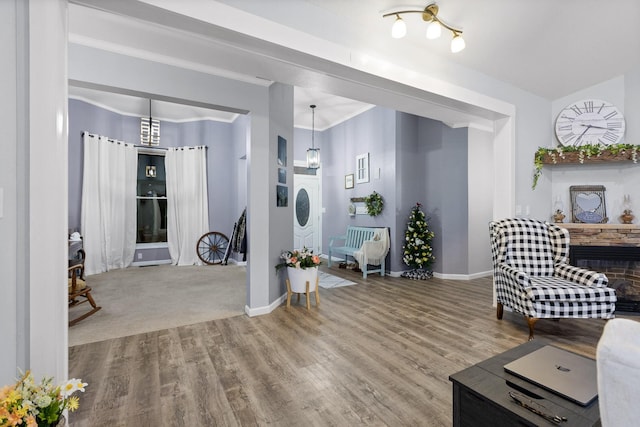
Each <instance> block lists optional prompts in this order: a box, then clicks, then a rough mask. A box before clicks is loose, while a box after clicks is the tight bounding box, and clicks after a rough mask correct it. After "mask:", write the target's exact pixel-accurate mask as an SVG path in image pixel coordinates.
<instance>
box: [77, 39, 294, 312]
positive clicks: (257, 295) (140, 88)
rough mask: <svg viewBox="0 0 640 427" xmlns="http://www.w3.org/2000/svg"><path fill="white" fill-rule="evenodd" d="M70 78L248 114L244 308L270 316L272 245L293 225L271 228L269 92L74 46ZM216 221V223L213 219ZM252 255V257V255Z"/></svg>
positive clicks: (281, 242)
mask: <svg viewBox="0 0 640 427" xmlns="http://www.w3.org/2000/svg"><path fill="white" fill-rule="evenodd" d="M113 70H117V71H118V72H114V71H113ZM69 78H70V79H71V81H72V82H73V83H74V84H75V83H76V82H78V83H80V84H82V85H85V86H89V87H101V88H113V89H117V90H118V91H120V92H122V93H129V94H132V95H137V96H145V97H153V98H154V99H161V100H168V101H171V100H172V99H177V100H184V101H185V102H194V103H204V104H208V105H217V106H225V108H227V109H230V110H232V111H243V112H248V114H250V120H249V121H248V123H249V127H248V131H247V132H248V137H247V139H246V144H247V151H246V154H247V171H248V172H247V175H246V178H247V186H246V188H247V205H248V209H247V210H248V215H247V230H248V235H249V239H250V244H249V259H248V261H249V263H248V267H247V271H248V274H247V287H248V290H247V298H248V300H247V307H245V310H246V311H247V313H249V314H250V315H257V314H261V313H266V312H269V311H270V305H271V304H272V303H274V301H273V300H270V295H273V294H275V293H277V291H274V289H278V290H279V289H280V286H281V284H280V281H279V280H278V279H277V277H276V276H275V275H274V274H273V266H274V265H275V263H276V262H277V260H278V257H279V255H280V251H279V250H278V251H274V250H272V247H273V246H275V245H277V246H279V247H286V246H289V245H290V242H291V241H292V239H293V237H292V236H293V227H291V226H289V227H287V228H286V229H282V230H271V229H270V224H269V218H270V217H271V216H273V215H275V216H278V215H284V214H285V213H284V212H283V211H278V210H277V209H276V208H275V203H273V200H274V199H272V198H270V196H271V191H273V192H275V186H271V187H270V185H269V184H270V181H269V178H268V177H269V176H271V175H273V176H274V177H275V176H276V173H277V172H276V171H277V165H276V163H275V161H274V162H271V158H270V156H271V145H272V144H275V142H274V141H272V140H270V134H271V132H270V122H269V120H270V115H269V99H270V96H271V95H270V92H269V88H267V87H264V86H260V85H252V84H249V83H243V82H238V81H234V80H230V79H226V78H223V77H216V76H212V75H208V74H204V73H200V72H197V71H192V70H187V69H181V68H177V67H173V66H170V65H165V64H159V63H154V62H151V61H147V60H143V59H139V58H133V57H130V56H124V55H119V54H116V53H112V52H106V51H103V50H99V49H93V48H89V47H86V46H79V45H75V44H73V43H71V44H69ZM273 153H275V150H274V151H273ZM273 155H274V156H275V154H273ZM274 179H275V178H274ZM274 197H275V195H274ZM252 207H253V209H252ZM233 219H234V220H235V219H236V215H233ZM214 221H218V220H217V218H216V217H215V215H214ZM215 226H216V227H217V225H215ZM221 228H222V226H221ZM252 252H253V253H255V256H251V255H252Z"/></svg>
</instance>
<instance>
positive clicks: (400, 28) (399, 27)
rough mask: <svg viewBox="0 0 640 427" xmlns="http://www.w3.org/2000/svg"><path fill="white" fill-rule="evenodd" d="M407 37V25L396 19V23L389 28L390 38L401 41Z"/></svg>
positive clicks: (400, 19) (398, 18)
mask: <svg viewBox="0 0 640 427" xmlns="http://www.w3.org/2000/svg"><path fill="white" fill-rule="evenodd" d="M406 35H407V24H405V22H404V21H403V20H402V18H400V16H399V15H398V17H397V18H396V22H394V23H393V27H391V37H393V38H394V39H401V38H403V37H404V36H406Z"/></svg>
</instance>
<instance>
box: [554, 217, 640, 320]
mask: <svg viewBox="0 0 640 427" xmlns="http://www.w3.org/2000/svg"><path fill="white" fill-rule="evenodd" d="M557 225H559V226H561V227H563V228H566V229H567V230H569V234H570V236H571V248H570V251H569V255H570V258H571V264H573V265H577V266H580V267H586V268H589V269H591V270H595V271H600V272H602V273H605V274H606V275H607V277H608V278H609V286H611V287H613V288H615V289H616V295H617V296H618V303H617V304H616V306H617V307H616V308H619V309H621V310H622V311H640V226H638V225H637V224H579V223H558V224H557ZM627 300H629V301H635V303H630V304H625V301H627Z"/></svg>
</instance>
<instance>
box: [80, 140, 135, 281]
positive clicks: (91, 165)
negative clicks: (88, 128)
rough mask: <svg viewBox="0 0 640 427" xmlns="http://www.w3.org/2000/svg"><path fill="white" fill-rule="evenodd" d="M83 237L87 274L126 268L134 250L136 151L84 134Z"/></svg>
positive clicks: (118, 142)
mask: <svg viewBox="0 0 640 427" xmlns="http://www.w3.org/2000/svg"><path fill="white" fill-rule="evenodd" d="M83 146H84V165H83V168H84V170H83V181H82V218H81V227H82V236H83V240H84V243H83V245H84V250H85V253H86V261H85V272H86V274H97V273H102V272H105V271H109V270H113V269H116V268H125V267H128V266H129V265H130V264H131V262H132V261H133V255H134V252H135V248H136V221H137V216H136V176H137V168H138V151H137V149H136V148H135V147H134V146H133V145H130V144H125V143H124V142H121V141H114V140H110V139H108V138H106V137H104V136H94V135H91V134H89V133H87V132H85V133H84V135H83Z"/></svg>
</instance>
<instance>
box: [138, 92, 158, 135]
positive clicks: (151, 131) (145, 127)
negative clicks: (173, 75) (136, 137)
mask: <svg viewBox="0 0 640 427" xmlns="http://www.w3.org/2000/svg"><path fill="white" fill-rule="evenodd" d="M140 143H141V144H142V145H149V146H151V145H160V121H159V120H157V119H153V118H151V99H149V118H148V119H147V118H144V117H140Z"/></svg>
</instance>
